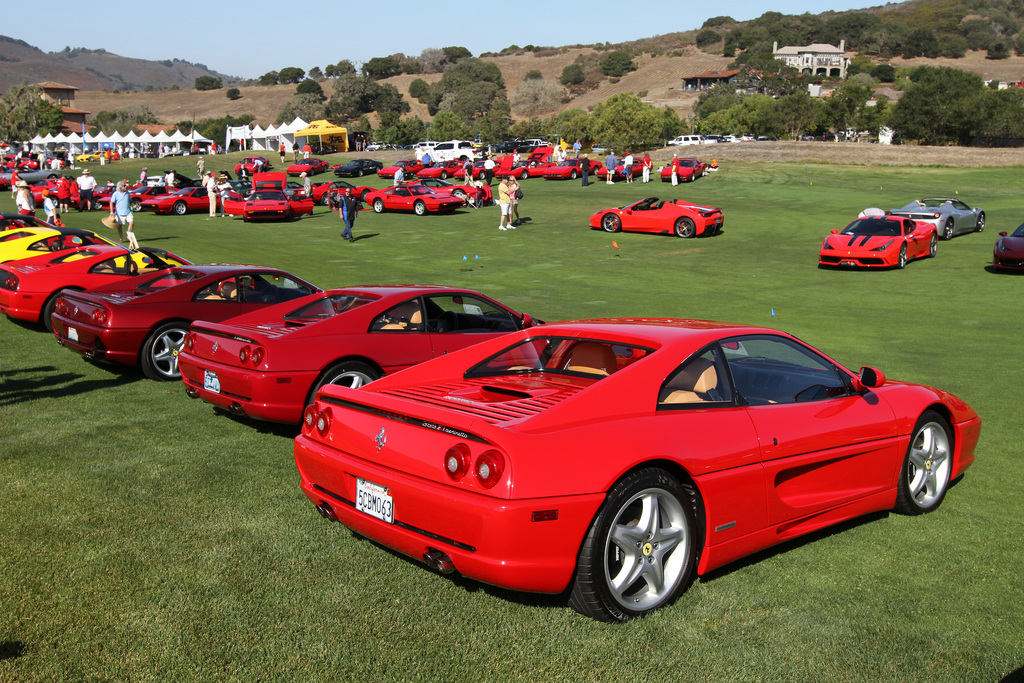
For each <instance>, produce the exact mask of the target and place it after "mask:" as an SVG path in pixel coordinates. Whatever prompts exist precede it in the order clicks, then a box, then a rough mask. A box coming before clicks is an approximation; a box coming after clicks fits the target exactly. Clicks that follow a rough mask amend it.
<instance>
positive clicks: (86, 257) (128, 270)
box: [0, 244, 190, 330]
mask: <svg viewBox="0 0 1024 683" xmlns="http://www.w3.org/2000/svg"><path fill="white" fill-rule="evenodd" d="M187 265H190V263H189V262H188V261H186V260H185V259H183V258H180V257H178V256H175V255H174V254H171V253H168V252H166V251H164V250H163V249H153V248H149V247H143V248H142V249H139V250H138V251H129V250H128V249H125V248H124V247H120V246H114V245H105V244H94V245H89V246H83V247H77V248H75V249H68V250H66V251H62V252H60V253H59V254H43V255H41V256H35V257H33V258H27V259H21V260H20V261H16V262H14V263H6V264H4V265H0V311H2V312H3V313H4V314H6V315H7V316H8V317H10V318H17V319H19V320H25V321H27V322H32V323H42V324H43V325H44V326H45V327H46V329H47V330H50V329H51V328H50V324H51V323H50V316H51V315H52V314H53V308H54V306H55V305H56V303H57V296H58V295H59V294H61V293H62V292H63V291H64V290H68V289H77V290H83V289H92V288H93V287H99V286H101V285H105V284H108V283H110V282H115V281H117V280H123V279H124V278H126V277H133V276H138V275H139V274H143V275H145V274H148V273H155V272H156V271H158V270H164V269H166V268H172V267H174V266H187Z"/></svg>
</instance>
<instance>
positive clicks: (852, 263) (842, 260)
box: [818, 216, 939, 268]
mask: <svg viewBox="0 0 1024 683" xmlns="http://www.w3.org/2000/svg"><path fill="white" fill-rule="evenodd" d="M938 249H939V236H938V231H937V230H936V228H935V226H934V225H933V224H931V223H926V222H924V221H915V220H913V219H910V218H904V217H902V216H862V217H860V218H858V219H857V220H855V221H853V222H852V223H850V224H849V225H847V226H846V227H845V228H843V231H842V232H840V231H839V230H833V231H832V234H830V235H829V236H828V237H826V238H825V240H824V241H823V242H822V243H821V250H820V252H819V253H818V264H819V265H821V266H848V267H853V268H903V267H905V266H906V265H907V262H908V261H912V260H914V259H919V258H926V257H929V256H935V254H936V253H937V252H938Z"/></svg>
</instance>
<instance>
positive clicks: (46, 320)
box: [39, 289, 64, 332]
mask: <svg viewBox="0 0 1024 683" xmlns="http://www.w3.org/2000/svg"><path fill="white" fill-rule="evenodd" d="M63 293H64V290H63V289H58V290H57V291H56V292H54V293H53V294H51V295H50V298H49V299H47V300H46V303H44V304H43V311H42V313H40V314H39V322H40V323H42V325H43V327H44V328H46V331H47V332H53V320H52V318H51V316H52V315H53V311H54V309H55V308H56V307H57V299H58V298H59V297H60V295H61V294H63Z"/></svg>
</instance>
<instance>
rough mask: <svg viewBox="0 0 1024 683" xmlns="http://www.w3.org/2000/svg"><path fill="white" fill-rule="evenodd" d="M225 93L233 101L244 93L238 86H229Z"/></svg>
mask: <svg viewBox="0 0 1024 683" xmlns="http://www.w3.org/2000/svg"><path fill="white" fill-rule="evenodd" d="M224 94H225V95H226V96H227V98H228V99H229V100H231V101H234V100H237V99H240V98H241V97H242V93H241V91H240V90H239V89H238V88H228V90H227V92H226V93H224Z"/></svg>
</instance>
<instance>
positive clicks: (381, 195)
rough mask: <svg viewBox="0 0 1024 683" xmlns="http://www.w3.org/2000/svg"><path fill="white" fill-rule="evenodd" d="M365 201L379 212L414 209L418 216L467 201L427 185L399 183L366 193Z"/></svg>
mask: <svg viewBox="0 0 1024 683" xmlns="http://www.w3.org/2000/svg"><path fill="white" fill-rule="evenodd" d="M365 201H366V203H367V204H369V205H370V206H372V207H373V210H374V211H376V212H377V213H383V212H384V211H413V212H415V213H416V215H417V216H425V215H427V214H428V213H441V212H446V211H454V210H455V209H458V208H459V207H461V206H465V204H466V201H465V200H464V199H462V198H460V197H456V196H455V195H454V194H448V193H441V192H438V191H436V190H434V189H433V188H430V187H427V186H425V185H399V186H398V187H389V188H386V189H384V190H374V191H373V192H368V193H366V198H365Z"/></svg>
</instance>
